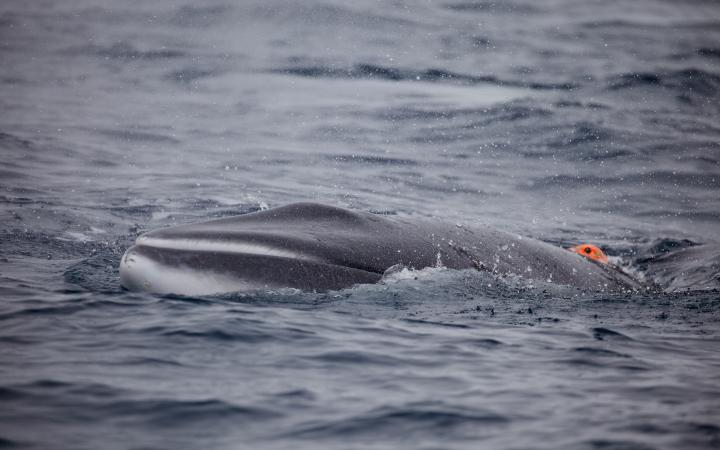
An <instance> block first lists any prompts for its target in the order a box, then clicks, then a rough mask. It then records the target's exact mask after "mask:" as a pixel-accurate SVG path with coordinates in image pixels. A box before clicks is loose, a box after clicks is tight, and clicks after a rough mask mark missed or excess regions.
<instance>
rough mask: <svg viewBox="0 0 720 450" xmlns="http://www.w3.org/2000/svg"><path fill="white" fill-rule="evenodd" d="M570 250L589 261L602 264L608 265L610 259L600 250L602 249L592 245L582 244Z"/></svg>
mask: <svg viewBox="0 0 720 450" xmlns="http://www.w3.org/2000/svg"><path fill="white" fill-rule="evenodd" d="M568 250H570V251H571V252H575V253H577V254H578V255H582V256H584V257H586V258H588V259H592V260H593V261H598V262H601V263H607V262H608V257H607V255H606V254H605V252H603V251H602V250H600V247H597V246H595V245H592V244H580V245H576V246H575V247H570V248H569V249H568Z"/></svg>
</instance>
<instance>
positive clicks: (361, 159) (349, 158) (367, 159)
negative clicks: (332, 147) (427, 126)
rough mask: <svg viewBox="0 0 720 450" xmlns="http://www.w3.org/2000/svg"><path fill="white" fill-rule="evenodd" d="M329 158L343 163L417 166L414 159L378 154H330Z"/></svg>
mask: <svg viewBox="0 0 720 450" xmlns="http://www.w3.org/2000/svg"><path fill="white" fill-rule="evenodd" d="M327 158H328V159H332V160H333V161H337V162H341V163H359V164H379V165H383V166H415V165H417V162H416V161H414V160H412V159H403V158H390V157H387V156H378V155H328V156H327Z"/></svg>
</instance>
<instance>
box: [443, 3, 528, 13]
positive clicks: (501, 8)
mask: <svg viewBox="0 0 720 450" xmlns="http://www.w3.org/2000/svg"><path fill="white" fill-rule="evenodd" d="M445 8H447V9H449V10H452V11H458V12H462V13H485V12H487V13H507V14H532V13H536V12H538V9H537V8H536V7H535V6H532V5H528V4H518V3H513V2H456V3H449V4H446V5H445Z"/></svg>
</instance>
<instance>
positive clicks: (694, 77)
mask: <svg viewBox="0 0 720 450" xmlns="http://www.w3.org/2000/svg"><path fill="white" fill-rule="evenodd" d="M654 87H660V88H665V89H670V90H674V91H677V92H678V94H683V95H686V94H687V93H688V92H690V93H693V94H696V95H706V96H715V95H717V94H718V92H720V75H717V74H714V73H711V72H707V71H705V70H701V69H685V70H677V71H668V72H631V73H623V74H619V75H616V76H613V77H611V78H610V79H609V80H608V82H607V88H608V89H609V90H613V91H617V90H625V89H636V88H654Z"/></svg>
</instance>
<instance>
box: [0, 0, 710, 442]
mask: <svg viewBox="0 0 720 450" xmlns="http://www.w3.org/2000/svg"><path fill="white" fill-rule="evenodd" d="M0 161H2V162H1V164H0V298H1V299H2V300H1V301H0V447H7V448H38V449H47V448H63V449H65V448H73V449H98V448H107V449H131V448H132V449H150V448H153V449H161V448H162V449H164V448H168V449H169V448H173V449H177V448H188V449H195V448H227V449H237V448H267V449H284V448H307V449H317V448H328V449H337V448H343V449H368V448H377V449H398V448H407V449H461V448H462V449H464V448H467V449H478V448H487V449H526V448H533V449H534V448H542V449H678V448H683V449H691V448H718V446H720V232H719V231H718V230H720V5H718V4H717V3H716V2H712V1H688V2H672V1H662V0H638V1H633V2H629V1H624V2H623V1H612V0H611V1H606V2H581V1H569V0H548V1H543V2H533V1H512V2H510V1H507V2H503V1H497V2H489V1H479V2H472V1H458V0H446V1H417V2H409V1H408V2H404V1H399V0H398V1H374V0H372V1H371V0H361V1H354V2H325V1H320V0H309V1H303V2H282V1H273V0H270V1H260V0H255V1H251V0H247V1H240V2H222V1H204V2H170V1H165V0H161V1H154V2H143V1H124V2H112V1H109V0H92V1H91V0H75V1H71V2H70V1H67V2H55V1H42V0H37V1H32V2H30V1H25V2H22V1H18V0H8V1H4V2H2V4H0ZM296 201H317V202H322V203H327V204H332V205H336V206H341V207H345V208H350V209H358V210H364V211H373V212H378V213H383V214H399V215H405V216H411V217H412V216H415V217H418V218H423V219H427V218H432V219H433V220H438V221H448V222H451V223H452V222H455V223H460V224H474V223H477V224H480V223H482V224H490V225H492V226H495V227H497V228H500V229H503V230H506V231H511V232H516V233H518V234H521V235H526V236H531V237H534V238H538V239H542V240H544V241H547V242H551V243H554V244H557V245H563V246H567V245H571V244H575V243H578V242H594V243H597V244H599V245H602V246H603V247H604V248H605V249H606V250H607V252H608V253H609V254H610V255H611V257H613V258H614V260H615V261H616V262H617V263H618V264H620V265H622V266H623V267H624V268H625V270H626V271H628V272H630V273H632V274H633V275H634V276H635V277H637V278H639V279H641V280H643V281H644V283H646V284H647V286H648V287H649V289H648V290H646V291H642V292H636V293H633V294H612V293H592V292H581V291H577V290H575V289H572V288H569V287H564V286H557V285H552V284H543V283H535V284H534V285H532V286H530V285H527V284H524V283H522V282H520V281H518V280H512V279H497V278H494V277H492V276H490V275H488V274H484V273H476V272H472V271H451V270H444V269H442V268H435V269H426V270H422V271H414V272H409V273H407V272H405V273H402V274H400V275H398V276H395V277H393V278H392V279H388V280H386V281H385V282H384V283H381V284H377V285H362V286H356V287H353V288H351V289H347V290H343V291H339V292H329V293H307V292H306V293H303V292H297V291H291V290H285V291H282V290H281V291H272V292H256V293H238V294H228V295H223V296H214V297H179V296H153V295H149V294H137V293H131V292H127V291H124V290H123V289H121V287H120V285H119V282H118V271H117V268H118V264H119V259H120V256H121V255H122V253H123V252H124V251H125V249H126V248H127V247H129V246H130V245H131V244H132V242H133V241H134V239H135V238H136V237H137V236H138V235H139V234H141V233H142V232H144V231H149V230H152V229H155V228H160V227H165V226H170V225H174V224H181V223H190V222H197V221H202V220H208V219H211V218H217V217H221V216H229V215H235V214H243V213H248V212H252V211H257V210H260V209H265V208H268V207H273V206H280V205H283V204H287V203H291V202H296Z"/></svg>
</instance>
